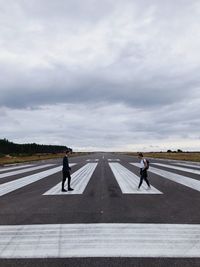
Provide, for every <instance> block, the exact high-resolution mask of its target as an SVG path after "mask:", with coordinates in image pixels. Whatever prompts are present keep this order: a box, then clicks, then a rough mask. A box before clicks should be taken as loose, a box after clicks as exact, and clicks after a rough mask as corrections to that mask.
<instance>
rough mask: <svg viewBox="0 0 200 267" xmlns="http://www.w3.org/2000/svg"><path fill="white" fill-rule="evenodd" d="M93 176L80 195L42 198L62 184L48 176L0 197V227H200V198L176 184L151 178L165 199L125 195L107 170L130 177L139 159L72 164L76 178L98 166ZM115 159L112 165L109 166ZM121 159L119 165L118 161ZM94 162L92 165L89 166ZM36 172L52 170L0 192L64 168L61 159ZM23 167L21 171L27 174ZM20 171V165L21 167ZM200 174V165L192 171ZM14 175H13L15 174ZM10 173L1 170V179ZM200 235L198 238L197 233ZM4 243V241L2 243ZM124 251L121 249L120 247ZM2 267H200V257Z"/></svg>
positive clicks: (24, 262) (0, 261) (16, 262)
mask: <svg viewBox="0 0 200 267" xmlns="http://www.w3.org/2000/svg"><path fill="white" fill-rule="evenodd" d="M96 159H98V162H97V163H98V164H97V167H96V168H95V170H94V172H93V173H92V176H91V179H90V180H89V182H88V184H87V186H86V187H85V190H84V192H83V193H82V194H74V195H68V194H66V195H65V194H63V195H43V194H44V193H45V192H47V191H48V190H49V189H50V188H52V187H54V186H55V185H56V184H58V183H59V182H60V181H61V172H57V173H55V174H52V175H49V176H48V177H45V178H43V179H40V180H38V181H36V182H33V183H31V184H28V185H26V186H24V187H21V188H19V189H17V190H14V191H11V192H10V193H8V194H4V195H2V196H0V226H6V225H11V226H14V225H35V224H110V223H115V224H117V223H120V224H122V223H131V224H191V225H193V224H195V225H199V224H200V192H199V191H198V190H195V189H192V188H190V187H187V186H184V185H182V184H179V183H177V182H174V181H171V180H168V179H163V178H161V177H160V176H159V175H157V174H153V173H151V172H149V180H150V183H151V185H153V186H154V187H155V188H156V189H158V190H160V191H161V192H162V194H134V193H133V194H123V193H122V191H121V189H120V186H119V184H118V182H117V180H116V178H115V176H114V174H113V172H112V170H111V168H110V166H109V163H110V162H118V163H120V164H121V165H122V166H124V167H125V168H126V169H127V170H129V171H130V172H132V173H135V174H138V171H139V169H138V168H137V167H136V166H134V165H131V164H130V163H138V159H137V158H134V157H129V156H125V155H121V154H109V153H96V154H90V155H87V156H82V157H74V158H70V159H69V162H70V163H76V165H75V166H73V167H72V174H73V173H75V172H76V171H78V170H79V169H80V168H82V167H84V166H85V165H86V164H87V163H90V162H95V160H96ZM108 159H112V161H108ZM115 159H119V160H120V161H115ZM88 160H90V161H88ZM150 163H151V164H152V163H163V164H168V165H170V164H172V163H173V166H179V167H183V165H179V162H175V161H168V160H166V161H165V160H162V161H161V160H156V159H151V160H150ZM29 164H32V165H33V166H32V167H34V166H39V165H46V164H54V165H52V167H45V168H43V169H42V170H41V169H39V170H32V171H28V169H29V168H30V167H27V172H26V173H18V174H14V175H11V176H7V177H4V178H1V179H0V186H1V185H3V184H5V183H8V182H12V181H14V180H18V179H20V178H23V177H25V176H30V175H32V174H37V173H40V172H41V171H45V170H49V169H50V168H55V167H57V166H60V165H62V159H57V160H47V161H42V162H33V163H29ZM24 165H25V164H23V165H21V168H20V169H18V170H21V169H24ZM19 166H20V165H19ZM153 167H156V168H158V169H160V170H166V171H170V172H173V173H174V174H178V175H183V176H186V177H188V178H190V179H194V180H197V181H200V175H199V174H195V173H192V172H185V171H182V170H176V169H170V168H169V167H163V166H156V165H154V166H153ZM190 168H191V169H193V170H200V167H199V165H196V166H195V165H194V167H190ZM13 171H14V170H13ZM9 172H12V170H5V171H3V168H1V169H0V174H3V173H9ZM199 234H200V233H199ZM0 241H1V237H0ZM119 246H120V244H119ZM74 249H76V248H74ZM199 254H200V251H199ZM0 266H2V267H7V266H12V267H15V266H20V267H21V266H24V267H25V266H31V267H33V266H34V267H35V266H37V267H46V266H48V267H52V266H56V267H59V266H138V267H139V266H141V267H149V266H160V267H164V266H170V267H173V266H176V267H183V266H190V267H193V266H195V267H196V266H200V257H188V258H187V257H180V258H179V257H173V258H170V257H162V256H160V257H151V255H150V257H74V258H70V257H69V258H68V257H66V258H51V257H50V258H20V259H19V258H12V259H11V258H6V257H5V258H4V257H1V254H0Z"/></svg>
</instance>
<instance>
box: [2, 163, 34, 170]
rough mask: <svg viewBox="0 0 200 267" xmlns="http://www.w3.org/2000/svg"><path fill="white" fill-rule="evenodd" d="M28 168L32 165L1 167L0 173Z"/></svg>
mask: <svg viewBox="0 0 200 267" xmlns="http://www.w3.org/2000/svg"><path fill="white" fill-rule="evenodd" d="M30 166H33V164H27V165H18V166H13V167H2V168H0V172H4V171H11V170H17V169H23V168H26V167H27V168H28V167H30Z"/></svg>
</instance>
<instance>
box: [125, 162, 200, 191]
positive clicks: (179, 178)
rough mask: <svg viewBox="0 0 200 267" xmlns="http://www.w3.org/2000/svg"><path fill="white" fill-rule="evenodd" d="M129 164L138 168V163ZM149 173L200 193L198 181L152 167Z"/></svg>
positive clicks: (199, 182)
mask: <svg viewBox="0 0 200 267" xmlns="http://www.w3.org/2000/svg"><path fill="white" fill-rule="evenodd" d="M130 164H132V165H133V166H136V167H140V163H130ZM149 172H152V173H155V174H157V175H159V176H161V177H163V178H165V179H168V180H171V181H173V182H176V183H178V184H182V185H185V186H187V187H189V188H192V189H194V190H197V191H199V192H200V181H198V180H196V179H193V178H190V177H187V176H183V175H180V174H176V173H173V172H169V171H164V170H161V169H157V168H154V167H152V166H150V168H149Z"/></svg>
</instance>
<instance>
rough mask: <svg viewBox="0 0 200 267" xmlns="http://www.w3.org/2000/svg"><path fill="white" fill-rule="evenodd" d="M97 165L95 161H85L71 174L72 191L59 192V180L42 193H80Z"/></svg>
mask: <svg viewBox="0 0 200 267" xmlns="http://www.w3.org/2000/svg"><path fill="white" fill-rule="evenodd" d="M96 167H97V163H87V164H86V165H85V166H83V167H82V168H80V169H79V170H78V171H76V172H75V173H73V174H72V175H71V187H72V188H73V189H74V191H68V192H61V182H60V183H58V184H57V185H56V186H54V187H53V188H51V189H50V190H48V191H47V192H45V193H44V194H43V195H68V194H70V195H71V194H72V195H73V194H82V193H83V192H84V190H85V188H86V186H87V184H88V182H89V180H90V178H91V177H92V174H93V172H94V170H95V169H96ZM66 183H67V181H66Z"/></svg>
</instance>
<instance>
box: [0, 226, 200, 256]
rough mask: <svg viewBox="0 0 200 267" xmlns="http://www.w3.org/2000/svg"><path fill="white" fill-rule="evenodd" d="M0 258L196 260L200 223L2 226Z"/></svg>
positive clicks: (199, 242)
mask: <svg viewBox="0 0 200 267" xmlns="http://www.w3.org/2000/svg"><path fill="white" fill-rule="evenodd" d="M0 236H1V239H0V258H4V259H16V258H71V257H76V258H79V257H149V258H150V257H159V258H165V257H169V258H174V257H175V258H199V257H200V253H199V251H200V225H199V224H158V223H156V224H145V223H142V224H130V223H127V224H126V223H122V224H114V223H110V224H104V223H103V224H100V223H99V224H36V225H8V226H7V225H1V226H0Z"/></svg>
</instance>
